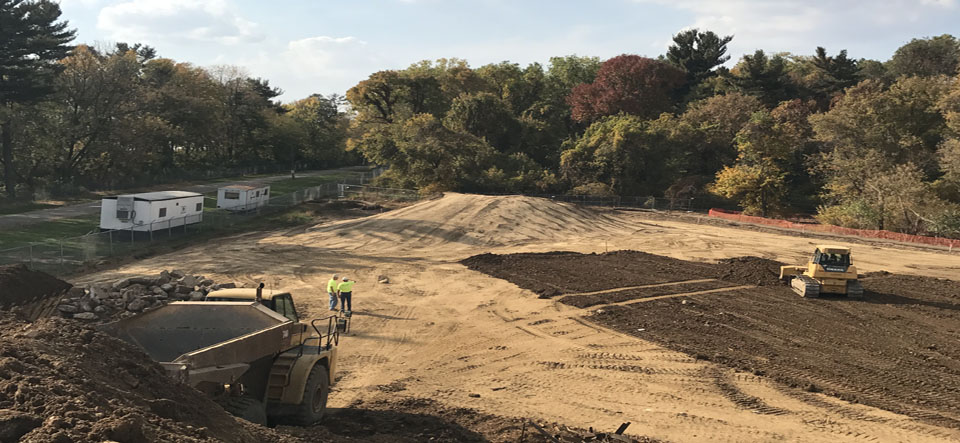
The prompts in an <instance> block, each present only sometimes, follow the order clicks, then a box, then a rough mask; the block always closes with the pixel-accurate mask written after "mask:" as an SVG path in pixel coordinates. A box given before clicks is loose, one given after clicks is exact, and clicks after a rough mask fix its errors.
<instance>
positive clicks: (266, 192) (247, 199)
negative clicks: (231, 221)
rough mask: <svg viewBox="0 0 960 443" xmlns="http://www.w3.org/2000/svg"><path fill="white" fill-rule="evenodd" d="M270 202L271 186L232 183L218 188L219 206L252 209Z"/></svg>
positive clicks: (233, 208) (229, 208) (236, 209)
mask: <svg viewBox="0 0 960 443" xmlns="http://www.w3.org/2000/svg"><path fill="white" fill-rule="evenodd" d="M269 202H270V186H267V185H260V186H248V185H230V186H224V187H222V188H220V189H219V190H217V208H220V209H228V210H231V211H250V210H253V209H257V208H259V207H261V206H266V204H267V203H269Z"/></svg>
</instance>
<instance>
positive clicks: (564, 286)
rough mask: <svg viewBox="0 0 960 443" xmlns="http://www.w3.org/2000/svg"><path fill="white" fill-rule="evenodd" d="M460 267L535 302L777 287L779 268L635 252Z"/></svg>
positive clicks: (482, 259) (764, 262) (480, 260)
mask: <svg viewBox="0 0 960 443" xmlns="http://www.w3.org/2000/svg"><path fill="white" fill-rule="evenodd" d="M460 263H462V264H463V265H464V266H466V267H467V268H470V269H472V270H474V271H479V272H483V273H484V274H487V275H491V276H494V277H497V278H502V279H504V280H507V281H510V282H512V283H514V284H516V285H517V286H519V287H521V288H524V289H528V290H530V291H533V292H535V293H536V294H538V295H540V298H549V297H556V296H559V295H564V294H571V293H578V292H593V291H602V290H607V289H614V288H623V287H629V286H643V285H654V284H661V283H672V282H678V281H684V280H697V279H706V278H715V279H718V280H723V281H727V282H730V283H735V284H738V285H761V286H762V285H780V284H781V282H780V280H779V277H780V265H782V263H780V262H777V261H774V260H768V259H765V258H760V257H737V258H731V259H726V260H722V261H720V262H718V263H700V262H692V261H686V260H679V259H676V258H671V257H664V256H662V255H654V254H648V253H646V252H640V251H614V252H608V253H605V254H580V253H576V252H544V253H524V254H508V255H498V254H480V255H475V256H473V257H469V258H466V259H464V260H462V261H461V262H460ZM711 289H712V288H711ZM677 292H692V291H677ZM677 292H667V293H665V294H669V293H677ZM659 295H663V294H659ZM621 301H622V300H621Z"/></svg>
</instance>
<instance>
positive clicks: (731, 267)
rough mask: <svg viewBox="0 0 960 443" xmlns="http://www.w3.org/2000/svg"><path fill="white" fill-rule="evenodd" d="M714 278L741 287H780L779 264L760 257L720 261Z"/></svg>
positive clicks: (781, 264)
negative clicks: (737, 284)
mask: <svg viewBox="0 0 960 443" xmlns="http://www.w3.org/2000/svg"><path fill="white" fill-rule="evenodd" d="M717 266H718V267H719V269H718V272H717V273H716V275H715V277H714V278H716V279H719V280H725V281H728V282H732V283H739V284H742V285H757V286H774V285H781V284H783V282H781V281H780V266H783V263H780V262H778V261H776V260H770V259H766V258H761V257H735V258H728V259H725V260H720V261H719V262H717Z"/></svg>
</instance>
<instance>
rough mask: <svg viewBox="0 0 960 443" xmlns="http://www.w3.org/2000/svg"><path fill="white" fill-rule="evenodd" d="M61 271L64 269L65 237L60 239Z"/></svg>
mask: <svg viewBox="0 0 960 443" xmlns="http://www.w3.org/2000/svg"><path fill="white" fill-rule="evenodd" d="M60 271H63V239H62V238H61V239H60Z"/></svg>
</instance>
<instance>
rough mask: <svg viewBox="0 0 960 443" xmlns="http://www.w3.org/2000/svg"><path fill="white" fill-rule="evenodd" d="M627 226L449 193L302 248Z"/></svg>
mask: <svg viewBox="0 0 960 443" xmlns="http://www.w3.org/2000/svg"><path fill="white" fill-rule="evenodd" d="M623 226H624V224H623V223H622V222H620V221H619V219H618V218H616V217H613V216H610V215H608V214H606V213H603V212H598V211H597V210H595V209H590V208H584V207H581V206H577V205H571V204H565V203H557V202H554V201H551V200H548V199H544V198H535V197H520V196H514V197H508V198H507V197H498V196H483V195H465V194H455V193H447V194H444V195H443V197H440V198H436V199H432V200H425V201H421V202H418V203H416V204H414V205H411V206H408V207H405V208H401V209H397V210H393V211H389V212H384V213H382V214H377V215H373V216H370V217H366V218H362V219H358V220H347V221H341V222H337V223H329V224H324V225H320V226H317V227H315V228H313V229H311V230H310V231H308V232H307V233H305V234H303V235H301V236H298V237H297V238H296V242H297V243H298V244H304V245H322V246H324V247H328V248H336V249H338V250H344V249H346V250H351V249H356V248H361V247H362V248H370V247H376V248H377V249H378V250H406V249H420V248H431V247H437V246H440V245H444V246H445V247H451V246H461V247H475V246H485V247H493V246H504V245H517V244H524V243H529V242H541V241H544V240H549V239H551V238H559V237H558V236H559V235H564V236H569V235H571V234H577V233H592V234H595V233H597V232H598V231H601V232H602V231H603V230H604V229H616V228H621V227H623Z"/></svg>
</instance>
